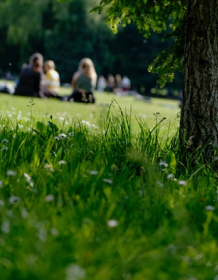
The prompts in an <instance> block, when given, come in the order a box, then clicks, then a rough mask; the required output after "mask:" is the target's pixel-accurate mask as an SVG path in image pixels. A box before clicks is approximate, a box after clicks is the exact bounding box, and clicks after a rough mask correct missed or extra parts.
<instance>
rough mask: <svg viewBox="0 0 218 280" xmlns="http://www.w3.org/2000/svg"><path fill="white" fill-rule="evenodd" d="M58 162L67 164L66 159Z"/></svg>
mask: <svg viewBox="0 0 218 280" xmlns="http://www.w3.org/2000/svg"><path fill="white" fill-rule="evenodd" d="M58 164H60V165H61V164H66V161H65V160H60V161H59V162H58Z"/></svg>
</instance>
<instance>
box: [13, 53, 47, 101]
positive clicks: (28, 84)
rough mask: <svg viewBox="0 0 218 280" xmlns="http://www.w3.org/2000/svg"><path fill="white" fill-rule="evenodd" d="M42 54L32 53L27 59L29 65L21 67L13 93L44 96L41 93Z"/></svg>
mask: <svg viewBox="0 0 218 280" xmlns="http://www.w3.org/2000/svg"><path fill="white" fill-rule="evenodd" d="M43 75H44V74H43V56H42V55H41V54H40V53H34V54H33V55H32V56H31V57H30V60H29V65H27V66H26V67H23V68H22V71H21V73H20V77H19V81H18V84H17V86H16V88H15V92H14V94H15V95H22V96H32V97H44V94H43Z"/></svg>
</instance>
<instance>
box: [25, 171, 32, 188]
mask: <svg viewBox="0 0 218 280" xmlns="http://www.w3.org/2000/svg"><path fill="white" fill-rule="evenodd" d="M23 175H24V177H25V178H26V181H27V183H28V184H29V185H30V186H31V187H33V186H34V183H33V181H32V178H31V177H30V176H29V175H28V174H27V173H24V174H23Z"/></svg>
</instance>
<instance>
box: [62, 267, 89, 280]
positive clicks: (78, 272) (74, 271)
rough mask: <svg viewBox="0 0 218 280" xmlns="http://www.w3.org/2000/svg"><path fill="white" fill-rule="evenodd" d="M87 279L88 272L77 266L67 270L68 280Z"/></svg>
mask: <svg viewBox="0 0 218 280" xmlns="http://www.w3.org/2000/svg"><path fill="white" fill-rule="evenodd" d="M85 277H86V271H85V270H84V269H83V268H82V267H81V266H79V265H77V264H71V265H69V266H68V267H67V269H66V280H79V279H83V278H85Z"/></svg>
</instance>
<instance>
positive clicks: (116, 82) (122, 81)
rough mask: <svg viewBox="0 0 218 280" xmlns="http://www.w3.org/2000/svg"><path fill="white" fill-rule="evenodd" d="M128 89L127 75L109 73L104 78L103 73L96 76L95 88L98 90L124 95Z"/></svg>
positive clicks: (129, 87) (129, 83)
mask: <svg viewBox="0 0 218 280" xmlns="http://www.w3.org/2000/svg"><path fill="white" fill-rule="evenodd" d="M130 89H131V82H130V79H129V78H128V77H127V76H123V78H122V77H121V75H120V74H116V75H115V76H113V75H112V74H109V75H108V77H107V79H105V77H104V76H103V75H101V76H99V78H98V82H97V90H98V91H100V92H102V91H106V92H113V93H116V94H119V93H120V94H121V93H123V95H125V93H127V92H128V91H129V90H130Z"/></svg>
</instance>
